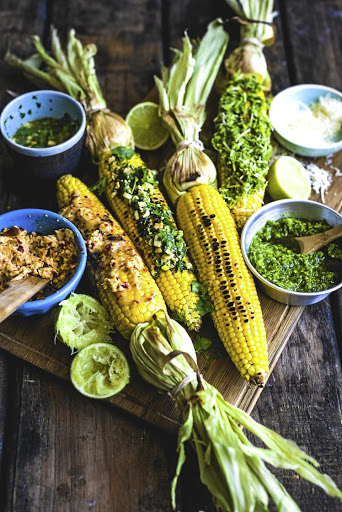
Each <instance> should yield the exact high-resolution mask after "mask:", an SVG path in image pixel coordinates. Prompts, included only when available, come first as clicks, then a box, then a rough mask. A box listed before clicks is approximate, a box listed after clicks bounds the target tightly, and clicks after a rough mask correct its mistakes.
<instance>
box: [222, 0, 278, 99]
mask: <svg viewBox="0 0 342 512" xmlns="http://www.w3.org/2000/svg"><path fill="white" fill-rule="evenodd" d="M273 1H274V0H226V2H227V4H228V5H229V6H230V7H231V8H232V9H233V10H234V11H235V13H236V14H237V15H238V16H239V17H240V22H241V23H242V25H241V43H240V45H239V46H238V48H236V49H235V50H234V51H233V52H232V53H231V55H230V56H229V57H228V59H226V61H225V68H226V70H227V72H228V74H229V75H233V74H234V73H236V72H238V73H240V74H244V75H248V74H251V73H253V74H255V75H258V76H259V77H260V80H261V81H262V82H263V84H264V88H265V89H267V90H269V89H270V88H271V79H270V76H269V73H268V71H267V62H266V58H265V55H264V53H263V49H264V47H265V46H270V45H272V44H273V42H274V38H275V29H274V26H273V25H272V21H273V13H272V11H273ZM249 20H258V21H259V22H260V23H253V22H252V21H249ZM264 22H266V23H264Z"/></svg>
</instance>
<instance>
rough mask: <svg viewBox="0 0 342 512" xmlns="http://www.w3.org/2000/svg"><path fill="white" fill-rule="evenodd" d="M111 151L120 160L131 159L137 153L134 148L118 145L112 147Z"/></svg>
mask: <svg viewBox="0 0 342 512" xmlns="http://www.w3.org/2000/svg"><path fill="white" fill-rule="evenodd" d="M110 151H111V153H112V154H113V155H115V156H116V157H117V158H118V159H119V160H120V161H122V160H129V159H130V158H132V156H133V155H134V154H135V151H134V149H132V148H127V147H126V146H116V147H115V148H112V149H111V150H110Z"/></svg>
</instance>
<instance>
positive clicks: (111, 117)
mask: <svg viewBox="0 0 342 512" xmlns="http://www.w3.org/2000/svg"><path fill="white" fill-rule="evenodd" d="M32 41H33V43H34V45H35V47H36V51H37V53H36V54H34V55H33V56H32V57H30V58H29V59H27V60H22V59H19V58H18V57H17V56H15V55H14V54H12V53H11V52H10V51H8V52H7V54H6V57H5V60H6V62H7V63H8V64H10V65H12V66H14V67H16V68H18V69H20V70H21V71H22V72H23V73H24V75H25V76H26V77H27V78H28V79H29V80H31V81H32V82H33V83H34V84H35V85H36V86H37V87H39V88H46V87H47V86H48V87H51V88H53V89H57V90H58V91H61V92H64V93H66V94H69V95H70V96H72V97H73V98H75V99H76V100H78V101H80V102H81V103H82V105H83V107H84V109H85V111H86V114H87V129H86V142H85V144H86V146H87V147H88V149H89V150H90V152H91V154H92V156H93V158H94V159H98V157H99V155H100V153H101V152H102V151H103V150H105V149H108V148H111V147H115V146H127V147H134V141H133V134H132V131H131V129H130V127H129V126H128V124H127V123H126V121H125V120H124V119H123V118H122V117H121V116H119V115H118V114H115V113H114V112H111V111H110V110H109V109H108V108H107V104H106V101H105V99H104V97H103V94H102V91H101V88H100V85H99V82H98V79H97V76H96V70H95V62H94V56H95V55H96V52H97V48H96V46H95V45H94V44H87V45H85V46H83V45H82V43H81V41H80V40H79V39H77V38H76V37H75V31H74V30H73V29H71V30H70V31H69V34H68V42H67V47H66V51H64V50H63V49H62V46H61V42H60V39H59V37H58V34H57V30H56V29H55V28H54V27H52V28H51V53H49V52H47V51H46V49H45V48H44V46H43V45H42V43H41V41H40V39H39V37H38V36H33V37H32Z"/></svg>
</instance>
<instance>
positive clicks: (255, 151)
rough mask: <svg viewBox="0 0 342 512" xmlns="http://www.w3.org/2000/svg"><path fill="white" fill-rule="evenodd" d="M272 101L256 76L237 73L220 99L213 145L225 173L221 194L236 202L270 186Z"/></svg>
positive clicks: (229, 201)
mask: <svg viewBox="0 0 342 512" xmlns="http://www.w3.org/2000/svg"><path fill="white" fill-rule="evenodd" d="M267 110H268V100H267V99H266V98H265V96H264V93H263V91H262V85H261V84H260V83H259V82H258V80H257V78H256V77H255V76H254V75H248V76H242V75H240V74H239V73H235V74H234V75H233V76H232V78H231V80H230V82H229V86H228V87H227V89H226V91H225V93H224V94H223V96H222V97H221V99H220V104H219V113H218V115H217V117H216V119H215V129H216V131H215V134H214V137H213V139H212V145H213V147H214V149H216V151H217V152H218V165H219V168H220V169H223V170H226V172H224V171H223V172H222V175H223V178H222V186H221V189H220V192H221V194H222V195H223V197H224V198H225V200H226V201H227V202H228V203H229V204H230V205H234V204H236V203H237V202H238V201H240V200H241V199H242V198H243V197H246V196H247V195H250V194H253V193H255V192H259V191H261V190H263V189H264V188H265V186H266V176H267V173H268V165H269V160H270V158H271V153H272V146H271V141H270V137H271V131H272V126H271V123H270V120H269V118H268V116H267Z"/></svg>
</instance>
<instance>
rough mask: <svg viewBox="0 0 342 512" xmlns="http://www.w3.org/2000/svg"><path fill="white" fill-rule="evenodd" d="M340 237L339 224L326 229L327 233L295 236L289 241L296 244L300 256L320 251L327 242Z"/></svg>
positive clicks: (341, 234)
mask: <svg viewBox="0 0 342 512" xmlns="http://www.w3.org/2000/svg"><path fill="white" fill-rule="evenodd" d="M340 236H342V224H339V225H338V226H335V227H334V228H332V229H328V231H323V233H317V234H316V235H310V236H296V237H294V238H291V241H292V240H293V241H294V242H295V243H296V246H297V249H298V251H299V253H300V254H309V253H310V252H313V251H316V250H317V249H320V248H321V247H323V246H324V245H326V244H328V243H329V242H332V241H333V240H336V238H339V237H340Z"/></svg>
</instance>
